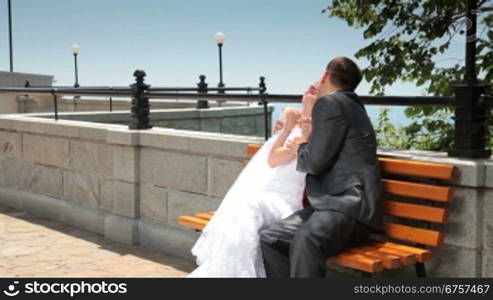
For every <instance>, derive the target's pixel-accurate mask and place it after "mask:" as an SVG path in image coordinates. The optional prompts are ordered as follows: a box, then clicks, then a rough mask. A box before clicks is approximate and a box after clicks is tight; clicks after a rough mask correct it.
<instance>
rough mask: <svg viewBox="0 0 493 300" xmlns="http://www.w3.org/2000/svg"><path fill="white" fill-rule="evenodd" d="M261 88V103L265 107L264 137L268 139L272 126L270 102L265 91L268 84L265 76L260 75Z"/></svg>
mask: <svg viewBox="0 0 493 300" xmlns="http://www.w3.org/2000/svg"><path fill="white" fill-rule="evenodd" d="M258 86H259V88H260V91H259V93H260V96H261V101H260V103H261V104H262V105H263V107H264V137H265V140H268V139H269V137H270V126H269V110H268V103H267V101H266V100H265V92H266V91H267V86H266V84H265V77H264V76H261V77H260V83H259V85H258Z"/></svg>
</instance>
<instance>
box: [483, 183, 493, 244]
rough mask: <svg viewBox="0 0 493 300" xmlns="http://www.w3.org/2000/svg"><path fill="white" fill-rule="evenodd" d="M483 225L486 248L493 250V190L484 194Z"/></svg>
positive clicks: (488, 190) (485, 191)
mask: <svg viewBox="0 0 493 300" xmlns="http://www.w3.org/2000/svg"><path fill="white" fill-rule="evenodd" d="M483 224H484V227H483V244H484V248H485V249H488V250H493V189H485V190H484V192H483Z"/></svg>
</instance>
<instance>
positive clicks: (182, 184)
mask: <svg viewBox="0 0 493 300" xmlns="http://www.w3.org/2000/svg"><path fill="white" fill-rule="evenodd" d="M140 167H141V180H142V181H144V182H146V183H149V184H154V185H157V186H161V187H165V188H168V189H173V190H181V191H188V192H193V193H199V194H205V193H206V192H207V177H206V176H207V158H206V157H201V156H196V155H188V154H181V153H174V152H167V151H159V150H154V149H148V148H143V149H142V150H141V164H140Z"/></svg>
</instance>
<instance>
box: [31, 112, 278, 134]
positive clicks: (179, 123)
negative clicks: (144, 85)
mask: <svg viewBox="0 0 493 300" xmlns="http://www.w3.org/2000/svg"><path fill="white" fill-rule="evenodd" d="M273 109H274V108H273V107H272V106H269V108H268V112H269V115H268V117H269V121H268V122H269V124H270V123H271V115H272V111H273ZM38 116H43V117H47V118H53V113H47V114H43V115H38ZM59 118H60V119H64V120H77V121H88V122H96V123H109V124H124V125H127V124H128V123H129V120H130V113H129V110H128V107H127V110H125V111H115V112H74V113H61V114H59ZM151 124H152V125H153V126H155V127H166V128H173V129H183V130H194V131H206V132H219V133H227V134H239V135H250V136H264V111H263V107H261V106H256V105H255V106H237V107H216V108H209V109H197V108H180V109H155V108H154V107H152V108H151Z"/></svg>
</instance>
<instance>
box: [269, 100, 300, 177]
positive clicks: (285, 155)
mask: <svg viewBox="0 0 493 300" xmlns="http://www.w3.org/2000/svg"><path fill="white" fill-rule="evenodd" d="M284 114H285V117H286V122H285V123H286V124H285V126H284V128H282V130H281V132H280V133H279V137H278V138H277V140H276V142H275V143H274V146H273V147H272V151H271V152H270V154H269V158H268V163H269V166H270V167H271V168H274V167H277V166H279V165H284V164H287V163H288V162H290V161H291V160H293V159H294V158H295V156H296V154H293V153H292V152H291V151H289V150H288V149H287V148H286V147H284V143H285V142H286V139H287V138H288V136H289V134H290V133H291V130H292V129H293V127H294V126H296V122H297V120H298V119H299V118H300V116H301V112H300V111H299V110H298V109H296V108H287V109H285V111H284Z"/></svg>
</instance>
